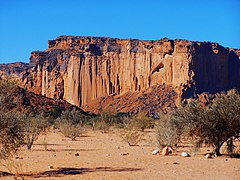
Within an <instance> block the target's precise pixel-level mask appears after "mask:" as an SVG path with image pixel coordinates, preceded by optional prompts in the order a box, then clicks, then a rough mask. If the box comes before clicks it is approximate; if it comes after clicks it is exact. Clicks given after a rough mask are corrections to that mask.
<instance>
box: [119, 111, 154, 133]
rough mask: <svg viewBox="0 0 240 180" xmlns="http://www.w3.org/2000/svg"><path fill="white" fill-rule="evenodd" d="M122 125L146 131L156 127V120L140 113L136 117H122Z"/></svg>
mask: <svg viewBox="0 0 240 180" xmlns="http://www.w3.org/2000/svg"><path fill="white" fill-rule="evenodd" d="M122 123H123V124H124V126H125V127H130V126H131V127H132V128H133V127H134V128H136V129H138V130H141V131H144V129H146V128H152V127H153V126H154V119H153V118H150V117H147V116H146V115H145V114H143V113H139V114H137V115H134V116H125V117H122Z"/></svg>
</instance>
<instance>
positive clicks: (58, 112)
mask: <svg viewBox="0 0 240 180" xmlns="http://www.w3.org/2000/svg"><path fill="white" fill-rule="evenodd" d="M63 111H64V107H61V106H55V107H54V108H53V110H52V111H51V112H50V115H51V116H52V117H53V119H57V118H58V117H60V116H61V114H62V112H63Z"/></svg>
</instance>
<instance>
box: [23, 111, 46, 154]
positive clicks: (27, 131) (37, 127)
mask: <svg viewBox="0 0 240 180" xmlns="http://www.w3.org/2000/svg"><path fill="white" fill-rule="evenodd" d="M48 127H49V123H48V120H47V118H46V117H44V116H43V115H42V114H40V115H36V116H33V115H32V114H26V115H24V127H23V131H24V139H25V143H26V145H27V148H28V149H31V148H32V145H33V143H34V142H35V141H36V140H37V139H38V137H39V135H40V134H42V133H44V132H46V131H47V128H48Z"/></svg>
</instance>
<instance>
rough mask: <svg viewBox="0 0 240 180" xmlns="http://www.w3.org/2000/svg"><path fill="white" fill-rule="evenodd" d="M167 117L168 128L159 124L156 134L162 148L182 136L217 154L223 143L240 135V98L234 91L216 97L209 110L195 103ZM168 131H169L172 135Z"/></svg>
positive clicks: (192, 102) (178, 140)
mask: <svg viewBox="0 0 240 180" xmlns="http://www.w3.org/2000/svg"><path fill="white" fill-rule="evenodd" d="M167 118H168V121H169V122H167V123H166V124H165V125H167V127H168V128H166V127H165V128H163V127H162V125H161V124H162V123H163V124H164V122H162V123H160V125H159V126H158V128H159V130H158V131H157V133H158V137H159V142H160V143H161V144H162V145H164V144H168V142H172V141H173V142H180V140H181V138H180V137H183V136H185V137H192V138H195V139H198V142H199V143H203V142H207V143H209V144H210V145H212V146H213V149H214V153H216V154H217V155H220V148H221V146H222V145H223V143H224V142H226V141H227V140H228V139H229V138H231V137H233V136H235V137H236V136H238V135H239V133H240V96H239V94H238V93H237V91H236V90H231V91H229V92H228V93H227V94H225V93H221V94H218V95H217V96H216V98H215V100H214V102H213V103H212V104H211V106H210V107H209V108H204V107H203V106H202V105H201V104H200V103H199V102H198V101H191V102H189V103H188V104H187V105H186V106H185V107H179V108H178V109H177V110H175V111H172V112H170V114H169V115H168V116H167ZM169 128H172V130H171V131H170V132H172V134H170V132H169ZM162 134H167V136H163V135H162ZM176 136H177V137H178V138H177V139H176Z"/></svg>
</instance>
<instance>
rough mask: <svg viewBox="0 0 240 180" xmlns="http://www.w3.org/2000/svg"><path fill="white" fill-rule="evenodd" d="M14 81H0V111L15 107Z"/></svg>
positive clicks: (15, 86)
mask: <svg viewBox="0 0 240 180" xmlns="http://www.w3.org/2000/svg"><path fill="white" fill-rule="evenodd" d="M16 84H17V83H16V81H14V80H12V79H10V78H7V79H4V80H3V79H1V80H0V105H1V109H3V110H4V109H12V108H13V107H15V106H16V104H15V103H14V96H13V94H15V91H16V90H17V88H18V87H17V85H16Z"/></svg>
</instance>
